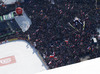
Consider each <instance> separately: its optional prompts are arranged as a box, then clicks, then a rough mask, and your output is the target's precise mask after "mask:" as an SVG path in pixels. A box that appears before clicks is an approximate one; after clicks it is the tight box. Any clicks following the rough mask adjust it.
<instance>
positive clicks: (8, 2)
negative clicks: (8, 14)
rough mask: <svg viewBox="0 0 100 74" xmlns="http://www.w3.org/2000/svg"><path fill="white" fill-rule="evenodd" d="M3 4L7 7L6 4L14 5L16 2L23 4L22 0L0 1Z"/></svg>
mask: <svg viewBox="0 0 100 74" xmlns="http://www.w3.org/2000/svg"><path fill="white" fill-rule="evenodd" d="M1 1H3V2H4V4H6V5H8V4H14V3H15V2H16V1H21V2H24V0H1Z"/></svg>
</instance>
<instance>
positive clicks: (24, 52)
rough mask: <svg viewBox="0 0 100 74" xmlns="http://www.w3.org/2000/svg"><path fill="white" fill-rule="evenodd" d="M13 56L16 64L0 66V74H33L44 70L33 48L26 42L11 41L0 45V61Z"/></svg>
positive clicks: (44, 67) (44, 66)
mask: <svg viewBox="0 0 100 74" xmlns="http://www.w3.org/2000/svg"><path fill="white" fill-rule="evenodd" d="M9 56H14V57H15V60H16V63H12V64H8V65H4V66H0V74H35V73H37V72H41V71H43V70H46V69H47V68H46V65H45V64H44V63H43V61H42V60H41V59H40V57H39V55H38V53H37V51H36V50H35V48H33V47H31V46H30V45H29V44H28V43H27V42H26V41H22V40H20V41H13V42H8V43H5V44H1V45H0V59H2V58H6V57H9Z"/></svg>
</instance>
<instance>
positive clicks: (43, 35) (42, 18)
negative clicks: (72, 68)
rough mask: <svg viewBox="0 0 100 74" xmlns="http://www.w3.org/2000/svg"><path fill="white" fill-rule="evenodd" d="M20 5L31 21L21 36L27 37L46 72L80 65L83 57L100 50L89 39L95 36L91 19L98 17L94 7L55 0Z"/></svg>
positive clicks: (94, 27) (95, 55) (96, 54)
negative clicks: (71, 65)
mask: <svg viewBox="0 0 100 74" xmlns="http://www.w3.org/2000/svg"><path fill="white" fill-rule="evenodd" d="M41 1H42V0H41ZM80 1H82V0H80ZM83 1H84V0H83ZM87 1H88V0H87ZM92 1H94V0H92ZM92 1H91V2H92ZM91 2H89V3H91ZM21 6H22V7H23V8H24V10H25V12H26V13H27V15H28V16H29V17H30V18H31V20H32V25H31V27H30V29H29V30H28V31H27V32H25V33H24V34H22V36H23V38H27V35H30V42H31V43H32V44H34V43H35V48H36V49H37V50H38V51H39V52H40V54H41V55H42V57H43V59H44V61H45V62H46V63H47V65H48V66H49V68H50V69H52V68H56V67H61V66H65V65H69V64H73V63H77V62H80V61H81V60H80V58H84V57H86V56H89V59H92V58H96V57H99V56H100V49H98V48H97V47H96V46H95V45H94V44H93V43H92V40H91V37H92V36H94V37H97V35H98V32H97V31H96V28H97V23H98V22H97V21H98V19H95V16H100V14H98V12H99V11H97V10H95V5H93V4H92V5H91V4H90V5H88V4H87V3H86V4H85V3H83V4H82V3H77V2H75V0H74V2H70V1H68V0H67V1H66V0H62V1H60V0H59V2H58V0H55V4H51V3H50V1H46V0H44V2H43V1H42V3H41V2H34V0H30V1H29V2H27V3H23V4H22V5H21ZM97 14H98V15H97Z"/></svg>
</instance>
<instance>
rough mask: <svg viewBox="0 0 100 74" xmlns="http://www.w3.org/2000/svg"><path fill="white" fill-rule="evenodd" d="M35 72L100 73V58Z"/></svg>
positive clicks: (59, 73)
mask: <svg viewBox="0 0 100 74" xmlns="http://www.w3.org/2000/svg"><path fill="white" fill-rule="evenodd" d="M36 74H100V58H96V59H92V60H88V61H84V62H80V63H77V64H72V65H68V66H64V67H60V68H56V69H52V70H47V71H43V72H40V73H36Z"/></svg>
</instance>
